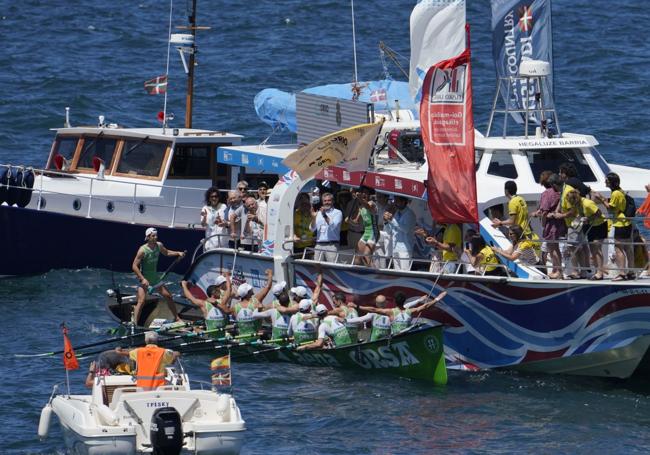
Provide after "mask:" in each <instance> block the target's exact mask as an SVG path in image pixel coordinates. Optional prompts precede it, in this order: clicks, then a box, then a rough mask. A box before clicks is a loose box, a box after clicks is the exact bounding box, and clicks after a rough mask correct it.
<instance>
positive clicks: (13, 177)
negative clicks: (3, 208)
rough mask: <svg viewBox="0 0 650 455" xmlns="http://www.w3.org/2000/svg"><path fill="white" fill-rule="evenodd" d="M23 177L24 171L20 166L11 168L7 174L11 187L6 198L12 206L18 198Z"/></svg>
mask: <svg viewBox="0 0 650 455" xmlns="http://www.w3.org/2000/svg"><path fill="white" fill-rule="evenodd" d="M22 178H23V172H22V170H21V169H20V168H17V167H12V168H10V169H9V173H8V175H7V184H8V185H9V187H8V188H7V196H6V199H5V202H6V203H7V205H9V206H11V205H14V204H15V203H16V200H17V199H18V185H20V181H21V180H22Z"/></svg>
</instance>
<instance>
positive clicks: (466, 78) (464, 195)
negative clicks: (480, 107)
mask: <svg viewBox="0 0 650 455" xmlns="http://www.w3.org/2000/svg"><path fill="white" fill-rule="evenodd" d="M420 126H421V130H422V140H423V142H424V149H425V152H426V155H427V162H428V165H429V177H428V180H427V194H428V199H429V210H430V211H431V215H432V216H433V219H434V220H436V221H437V222H439V223H477V222H478V206H477V203H476V170H475V163H474V118H473V115H472V71H471V67H470V51H469V49H466V50H465V51H464V52H463V53H462V54H460V55H458V56H457V57H454V58H452V59H449V60H444V61H442V62H439V63H437V64H435V65H433V66H432V67H431V68H429V71H427V75H426V77H425V79H424V84H423V85H422V102H421V103H420Z"/></svg>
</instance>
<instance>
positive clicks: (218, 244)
mask: <svg viewBox="0 0 650 455" xmlns="http://www.w3.org/2000/svg"><path fill="white" fill-rule="evenodd" d="M225 211H226V204H224V203H223V202H221V201H220V200H219V189H218V188H217V187H214V186H212V187H210V188H209V189H208V191H206V192H205V205H204V206H203V208H202V209H201V226H203V227H204V228H205V244H204V245H203V250H204V251H208V250H213V249H215V248H225V247H227V246H228V220H227V219H226V216H225Z"/></svg>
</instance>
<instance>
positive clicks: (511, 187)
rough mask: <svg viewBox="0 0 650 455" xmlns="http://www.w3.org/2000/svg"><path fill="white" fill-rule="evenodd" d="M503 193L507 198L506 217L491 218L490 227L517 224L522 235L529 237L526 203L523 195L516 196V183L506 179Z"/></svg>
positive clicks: (530, 232)
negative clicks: (504, 218)
mask: <svg viewBox="0 0 650 455" xmlns="http://www.w3.org/2000/svg"><path fill="white" fill-rule="evenodd" d="M504 193H505V195H506V197H507V198H508V219H507V220H500V219H498V218H495V219H493V220H492V227H495V228H496V227H499V226H514V225H517V226H520V227H521V229H522V230H523V232H524V236H526V237H529V238H530V235H531V234H532V231H531V229H530V221H529V220H528V204H526V201H525V200H524V198H523V197H521V196H517V184H516V183H515V182H514V181H512V180H508V181H507V182H506V183H505V186H504Z"/></svg>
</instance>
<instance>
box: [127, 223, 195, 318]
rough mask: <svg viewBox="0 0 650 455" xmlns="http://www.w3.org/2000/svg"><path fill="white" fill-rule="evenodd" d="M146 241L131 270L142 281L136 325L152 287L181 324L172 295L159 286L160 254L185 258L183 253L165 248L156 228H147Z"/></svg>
mask: <svg viewBox="0 0 650 455" xmlns="http://www.w3.org/2000/svg"><path fill="white" fill-rule="evenodd" d="M144 239H145V241H146V242H147V243H145V244H144V245H142V246H141V247H140V248H138V252H137V254H136V255H135V259H133V264H132V265H131V269H132V270H133V273H135V276H136V277H137V278H138V281H140V286H138V303H137V304H136V306H135V309H134V310H133V313H134V319H135V322H136V324H137V323H139V320H140V311H141V310H142V305H144V301H145V299H146V297H147V293H148V292H149V287H150V286H156V287H157V288H158V291H159V292H160V295H162V296H163V298H164V299H165V301H166V302H167V306H168V307H169V310H170V311H171V313H172V314H173V315H174V319H175V320H176V321H179V322H181V321H182V320H181V318H180V317H179V316H178V311H177V310H176V305H175V304H174V300H173V299H172V295H171V294H170V293H169V291H168V290H167V288H166V287H165V285H164V284H163V285H160V286H157V284H158V283H159V282H160V275H159V274H158V258H159V256H160V254H161V253H162V254H164V255H165V256H172V257H180V258H182V257H183V256H185V252H183V251H173V250H168V249H167V248H165V245H163V244H162V242H159V241H158V231H157V230H156V229H155V228H152V227H150V228H147V230H146V231H145V235H144Z"/></svg>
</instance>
